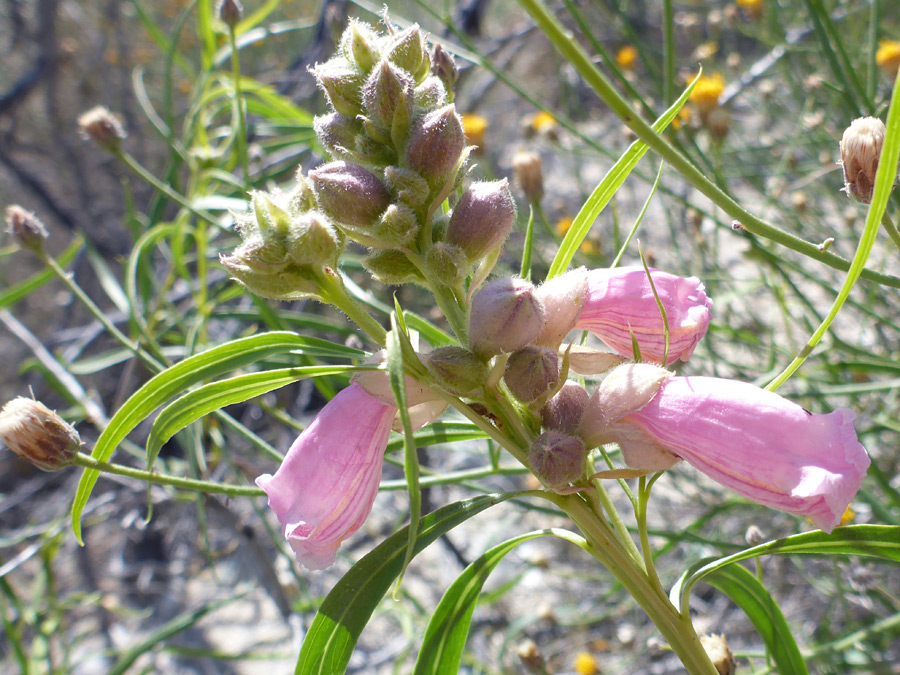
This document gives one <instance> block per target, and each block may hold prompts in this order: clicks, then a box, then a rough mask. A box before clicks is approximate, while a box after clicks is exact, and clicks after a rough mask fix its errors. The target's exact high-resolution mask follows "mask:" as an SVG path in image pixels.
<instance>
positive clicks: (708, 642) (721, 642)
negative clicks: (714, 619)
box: [700, 635, 737, 675]
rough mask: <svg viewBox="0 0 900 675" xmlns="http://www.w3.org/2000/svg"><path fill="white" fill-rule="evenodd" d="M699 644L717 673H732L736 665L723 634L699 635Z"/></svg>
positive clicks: (732, 674)
mask: <svg viewBox="0 0 900 675" xmlns="http://www.w3.org/2000/svg"><path fill="white" fill-rule="evenodd" d="M700 644H701V645H703V649H704V650H705V651H706V655H707V656H708V657H709V660H710V661H712V664H713V666H715V669H716V670H717V671H718V673H719V675H734V673H735V670H736V668H737V666H736V665H735V663H734V656H733V655H732V653H731V650H730V649H729V648H728V643H727V642H726V641H725V636H724V635H701V636H700Z"/></svg>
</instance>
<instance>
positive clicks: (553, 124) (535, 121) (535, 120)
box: [531, 110, 559, 134]
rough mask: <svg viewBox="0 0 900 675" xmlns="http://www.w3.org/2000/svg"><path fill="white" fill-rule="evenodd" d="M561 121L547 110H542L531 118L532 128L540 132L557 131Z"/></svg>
mask: <svg viewBox="0 0 900 675" xmlns="http://www.w3.org/2000/svg"><path fill="white" fill-rule="evenodd" d="M557 127H559V122H557V121H556V118H555V117H554V116H553V115H551V114H550V113H548V112H547V111H546V110H541V111H540V112H539V113H537V114H536V115H535V116H534V117H532V118H531V128H532V129H534V131H535V132H537V133H539V134H548V133H553V132H555V131H556V129H557Z"/></svg>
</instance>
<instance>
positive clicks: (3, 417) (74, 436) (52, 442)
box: [0, 396, 81, 471]
mask: <svg viewBox="0 0 900 675" xmlns="http://www.w3.org/2000/svg"><path fill="white" fill-rule="evenodd" d="M0 441H3V444H4V445H6V447H7V448H9V449H10V450H12V451H13V452H14V453H16V454H17V455H19V457H22V458H23V459H27V460H28V461H29V462H31V463H32V464H34V465H35V466H36V467H37V468H39V469H42V470H44V471H59V470H60V469H64V468H65V467H67V466H69V465H70V464H72V462H73V461H74V458H75V454H76V453H77V452H78V449H79V448H80V447H81V437H80V436H79V435H78V432H77V431H75V428H74V427H73V426H72V425H71V424H69V423H68V422H66V421H65V420H64V419H63V418H62V417H60V416H59V415H57V414H56V413H55V412H53V411H52V410H50V409H49V408H48V407H47V406H45V405H44V404H43V403H40V402H39V401H33V400H31V399H30V398H25V397H23V396H19V397H18V398H14V399H13V400H12V401H10V402H9V403H7V404H6V405H5V406H3V410H0Z"/></svg>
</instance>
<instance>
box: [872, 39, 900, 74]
mask: <svg viewBox="0 0 900 675" xmlns="http://www.w3.org/2000/svg"><path fill="white" fill-rule="evenodd" d="M875 63H877V64H878V67H879V68H881V70H882V71H884V74H885V75H887V76H888V77H889V78H891V79H894V78H895V77H897V69H898V68H900V42H897V41H896V40H881V41H880V42H879V43H878V51H877V52H876V53H875Z"/></svg>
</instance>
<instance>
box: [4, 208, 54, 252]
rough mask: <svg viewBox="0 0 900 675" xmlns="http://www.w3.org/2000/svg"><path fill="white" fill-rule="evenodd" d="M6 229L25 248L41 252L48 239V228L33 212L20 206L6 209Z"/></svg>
mask: <svg viewBox="0 0 900 675" xmlns="http://www.w3.org/2000/svg"><path fill="white" fill-rule="evenodd" d="M6 227H7V230H8V231H9V233H10V234H11V235H12V236H13V237H15V239H16V241H18V242H19V244H20V245H21V246H22V247H23V248H28V249H31V250H33V251H39V250H40V249H41V248H42V247H43V246H44V240H45V239H46V238H47V228H45V227H44V224H43V223H42V222H41V221H40V219H38V217H37V216H36V215H34V214H33V213H32V212H31V211H26V210H25V209H23V208H22V207H21V206H19V205H18V204H13V205H12V206H7V207H6Z"/></svg>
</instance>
